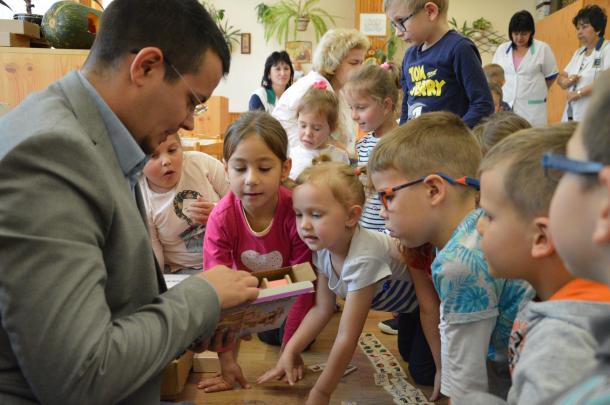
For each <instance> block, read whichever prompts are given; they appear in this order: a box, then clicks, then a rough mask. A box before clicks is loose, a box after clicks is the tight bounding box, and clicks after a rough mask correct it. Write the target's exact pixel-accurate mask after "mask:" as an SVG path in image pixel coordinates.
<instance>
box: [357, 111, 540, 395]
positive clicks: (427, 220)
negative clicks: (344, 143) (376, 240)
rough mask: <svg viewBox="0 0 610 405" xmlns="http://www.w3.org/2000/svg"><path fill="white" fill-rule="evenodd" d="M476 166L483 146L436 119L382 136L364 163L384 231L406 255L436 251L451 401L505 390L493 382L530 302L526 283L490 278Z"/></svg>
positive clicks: (451, 119) (454, 122)
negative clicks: (428, 246)
mask: <svg viewBox="0 0 610 405" xmlns="http://www.w3.org/2000/svg"><path fill="white" fill-rule="evenodd" d="M480 160H481V151H480V146H479V145H478V143H477V141H476V140H475V138H474V136H473V135H472V134H471V132H470V130H469V129H468V127H467V126H466V125H465V124H464V123H463V122H462V120H460V118H459V117H457V116H456V115H454V114H451V113H447V112H433V113H429V114H425V115H423V116H421V117H419V118H417V119H415V120H412V121H409V122H408V123H406V124H405V125H403V126H401V127H399V128H398V129H396V130H394V131H393V132H392V133H391V134H388V135H387V136H385V137H383V138H382V139H381V140H380V141H379V143H378V144H377V146H376V147H375V149H374V150H373V154H372V155H371V158H370V159H369V164H368V170H369V173H370V178H371V180H372V183H373V186H374V188H375V189H376V190H377V191H378V192H379V195H380V199H381V201H382V203H383V208H382V211H381V215H382V217H383V218H384V219H385V220H386V228H387V229H389V230H390V232H391V234H392V235H394V236H395V237H397V238H399V239H400V240H401V242H402V244H403V245H404V246H405V247H406V248H414V247H418V246H422V245H424V244H426V243H430V244H432V245H433V246H434V247H435V248H436V251H437V254H436V258H435V259H434V262H433V263H432V281H433V283H434V288H435V290H436V293H437V294H438V297H439V299H440V324H439V329H440V335H441V366H442V372H441V393H443V394H444V395H446V396H448V397H450V398H455V399H458V398H462V397H464V395H465V394H466V393H467V392H472V391H484V392H487V391H488V390H491V391H493V392H494V393H499V394H501V393H502V392H503V391H505V390H506V389H507V387H503V386H498V387H496V385H500V384H501V383H504V381H499V380H497V378H495V377H496V375H497V374H498V373H501V372H502V371H503V370H506V369H507V368H508V356H507V349H508V337H509V334H510V330H511V327H512V323H513V320H514V318H515V315H516V314H517V311H518V309H519V307H520V305H521V303H522V302H523V301H525V300H529V299H531V297H532V295H533V294H532V291H531V288H530V287H529V286H528V285H527V284H526V283H524V282H521V281H514V280H509V281H506V280H501V279H495V278H494V277H492V276H491V275H490V273H489V270H488V266H487V263H486V261H485V259H484V258H483V253H482V252H481V249H480V245H479V242H480V236H479V235H478V233H477V231H476V229H475V228H476V223H477V221H478V220H479V218H480V217H481V216H482V215H483V212H482V210H480V209H477V208H476V201H477V194H478V193H477V188H478V181H477V180H476V179H474V178H473V177H472V176H474V175H475V174H476V172H477V168H478V165H479V162H480ZM419 299H420V297H419V295H418V300H419ZM487 367H490V373H489V377H490V384H488V371H487ZM505 385H506V384H505Z"/></svg>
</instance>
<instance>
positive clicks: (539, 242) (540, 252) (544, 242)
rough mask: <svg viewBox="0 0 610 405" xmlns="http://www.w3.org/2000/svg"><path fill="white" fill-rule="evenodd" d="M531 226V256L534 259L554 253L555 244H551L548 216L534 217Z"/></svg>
mask: <svg viewBox="0 0 610 405" xmlns="http://www.w3.org/2000/svg"><path fill="white" fill-rule="evenodd" d="M532 227H533V233H532V250H531V255H532V257H533V258H534V259H541V258H544V257H548V256H550V255H552V254H553V253H555V245H554V244H553V239H552V238H551V234H550V232H549V218H548V217H536V218H534V220H533V221H532Z"/></svg>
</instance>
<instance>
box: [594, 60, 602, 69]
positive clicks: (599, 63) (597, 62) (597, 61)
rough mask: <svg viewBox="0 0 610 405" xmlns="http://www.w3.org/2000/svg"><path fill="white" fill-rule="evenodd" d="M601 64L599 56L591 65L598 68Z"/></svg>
mask: <svg viewBox="0 0 610 405" xmlns="http://www.w3.org/2000/svg"><path fill="white" fill-rule="evenodd" d="M601 66H602V59H601V58H596V59H595V60H594V61H593V67H594V68H600V67H601Z"/></svg>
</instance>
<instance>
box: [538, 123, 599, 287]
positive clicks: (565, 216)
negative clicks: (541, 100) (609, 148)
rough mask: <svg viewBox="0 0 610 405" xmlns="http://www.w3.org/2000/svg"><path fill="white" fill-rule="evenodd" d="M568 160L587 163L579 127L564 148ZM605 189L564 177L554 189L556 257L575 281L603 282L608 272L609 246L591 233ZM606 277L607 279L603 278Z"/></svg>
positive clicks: (552, 209) (552, 212)
mask: <svg viewBox="0 0 610 405" xmlns="http://www.w3.org/2000/svg"><path fill="white" fill-rule="evenodd" d="M566 155H567V157H568V158H570V159H577V160H588V157H587V153H586V151H585V148H584V145H583V142H582V135H581V131H580V127H579V128H577V129H576V132H574V135H573V136H572V138H571V139H570V141H569V142H568V145H567V153H566ZM604 198H605V197H604V188H603V187H601V186H599V185H595V186H593V188H591V189H587V188H585V178H584V177H583V176H582V175H579V174H575V173H564V175H563V176H562V177H561V180H560V181H559V184H558V185H557V189H556V190H555V194H554V195H553V199H552V200H551V207H550V214H549V217H550V231H551V235H552V236H553V241H554V242H555V246H556V248H557V252H558V253H559V256H560V257H561V258H562V259H563V261H564V262H565V264H566V267H567V268H568V270H569V271H570V272H571V273H572V274H574V275H575V276H577V277H584V278H589V279H593V280H598V281H602V282H603V281H604V279H603V278H602V277H600V275H603V274H605V273H606V272H607V271H608V270H607V269H608V268H610V267H609V266H610V263H608V261H607V253H606V251H607V250H608V246H600V245H598V244H596V243H595V242H593V233H594V231H595V228H596V223H597V220H598V217H599V216H600V215H601V214H600V212H601V211H602V203H603V201H604ZM606 277H607V276H606Z"/></svg>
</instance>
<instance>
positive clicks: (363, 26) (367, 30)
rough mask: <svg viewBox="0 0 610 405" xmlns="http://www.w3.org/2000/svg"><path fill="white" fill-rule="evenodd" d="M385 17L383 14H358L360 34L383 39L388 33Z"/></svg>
mask: <svg viewBox="0 0 610 405" xmlns="http://www.w3.org/2000/svg"><path fill="white" fill-rule="evenodd" d="M387 21H388V20H387V17H386V15H385V14H383V13H362V14H360V32H362V33H363V34H364V35H368V36H372V37H385V36H386V35H387V33H388V26H387Z"/></svg>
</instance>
